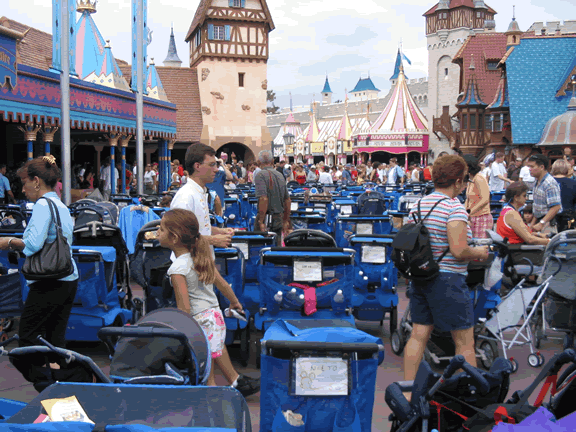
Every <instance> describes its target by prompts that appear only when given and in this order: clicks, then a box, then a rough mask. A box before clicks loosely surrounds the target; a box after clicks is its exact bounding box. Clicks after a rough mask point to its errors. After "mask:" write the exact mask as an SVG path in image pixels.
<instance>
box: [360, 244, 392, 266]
mask: <svg viewBox="0 0 576 432" xmlns="http://www.w3.org/2000/svg"><path fill="white" fill-rule="evenodd" d="M362 262H364V263H369V264H385V263H386V248H385V247H384V246H369V245H362Z"/></svg>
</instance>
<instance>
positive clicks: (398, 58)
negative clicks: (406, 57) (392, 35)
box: [390, 48, 408, 81]
mask: <svg viewBox="0 0 576 432" xmlns="http://www.w3.org/2000/svg"><path fill="white" fill-rule="evenodd" d="M401 67H402V53H401V52H400V48H398V54H396V64H395V65H394V75H392V76H391V77H390V81H392V80H395V79H398V75H400V68H401ZM405 78H406V79H408V77H407V76H405Z"/></svg>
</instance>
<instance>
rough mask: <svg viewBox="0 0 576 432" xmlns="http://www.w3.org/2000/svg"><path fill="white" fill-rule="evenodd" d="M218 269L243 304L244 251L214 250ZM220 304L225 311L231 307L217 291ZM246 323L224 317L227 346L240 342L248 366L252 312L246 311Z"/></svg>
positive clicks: (244, 362) (236, 249)
mask: <svg viewBox="0 0 576 432" xmlns="http://www.w3.org/2000/svg"><path fill="white" fill-rule="evenodd" d="M214 254H215V259H216V268H217V269H218V272H219V273H220V274H221V275H222V277H223V278H224V279H225V280H226V282H228V283H229V284H230V286H231V287H232V290H233V291H234V294H236V297H238V299H239V300H240V302H242V299H243V298H244V281H245V279H244V275H245V268H246V265H245V258H244V251H242V250H240V249H238V248H235V247H231V248H227V249H222V248H215V249H214ZM215 292H216V295H217V297H218V302H219V303H220V309H221V310H222V311H224V310H225V309H226V308H228V307H229V306H230V302H229V301H228V299H227V298H226V297H225V296H224V295H222V293H221V292H220V291H218V290H217V289H215ZM245 316H246V321H243V320H240V319H238V318H233V317H224V321H225V322H226V340H225V344H226V345H227V346H230V345H232V344H233V343H234V340H236V339H239V340H240V358H241V359H242V362H243V364H244V366H246V365H247V364H248V359H249V358H250V327H249V325H248V323H249V320H250V311H249V310H246V311H245Z"/></svg>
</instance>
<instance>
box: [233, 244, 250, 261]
mask: <svg viewBox="0 0 576 432" xmlns="http://www.w3.org/2000/svg"><path fill="white" fill-rule="evenodd" d="M232 247H235V248H238V249H240V252H242V255H244V259H248V258H249V257H250V252H249V250H248V243H244V242H242V243H232Z"/></svg>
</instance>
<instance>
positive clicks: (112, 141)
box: [105, 133, 120, 195]
mask: <svg viewBox="0 0 576 432" xmlns="http://www.w3.org/2000/svg"><path fill="white" fill-rule="evenodd" d="M105 137H106V138H108V141H109V142H110V194H112V195H114V194H115V193H116V159H115V155H116V146H117V145H118V139H119V138H120V134H117V133H111V134H110V135H105Z"/></svg>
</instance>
